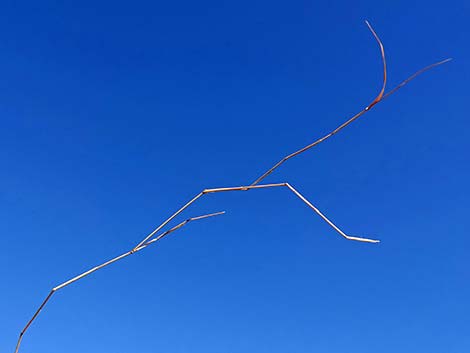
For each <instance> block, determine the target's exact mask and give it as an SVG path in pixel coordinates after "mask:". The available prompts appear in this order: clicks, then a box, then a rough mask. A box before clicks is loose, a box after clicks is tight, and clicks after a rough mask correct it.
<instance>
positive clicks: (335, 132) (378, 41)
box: [251, 21, 452, 185]
mask: <svg viewBox="0 0 470 353" xmlns="http://www.w3.org/2000/svg"><path fill="white" fill-rule="evenodd" d="M366 24H367V26H368V27H369V29H370V31H371V32H372V34H373V35H374V37H375V39H376V40H377V43H378V44H379V47H380V53H381V55H382V63H383V81H382V88H381V90H380V92H379V94H378V95H377V97H375V98H374V100H373V101H372V102H371V103H370V104H369V105H368V106H367V107H365V108H364V109H362V110H361V111H360V112H359V113H357V114H355V115H354V116H352V117H351V118H349V119H348V120H346V121H345V122H344V123H342V124H341V125H340V126H338V127H337V128H336V129H334V130H333V131H331V132H330V133H328V134H326V135H325V136H323V137H321V138H319V139H318V140H315V141H314V142H312V143H310V144H308V145H307V146H305V147H302V148H301V149H299V150H297V151H295V152H293V153H291V154H289V155H287V156H285V157H284V158H282V159H281V160H280V161H279V162H277V163H276V164H274V165H273V166H272V167H271V168H269V169H268V170H267V171H266V172H264V173H263V174H262V175H261V176H260V177H259V178H258V179H256V180H255V181H254V182H253V183H252V184H251V185H256V184H258V183H260V182H261V181H262V180H263V179H265V178H266V177H267V176H268V175H270V174H271V173H272V172H274V171H275V170H276V169H277V168H279V167H280V166H281V165H282V164H284V162H286V161H287V160H289V159H291V158H293V157H295V156H298V155H299V154H301V153H303V152H306V151H308V150H309V149H311V148H312V147H315V146H316V145H318V144H320V143H322V142H323V141H325V140H326V139H328V138H330V137H331V136H333V135H335V134H337V133H338V132H340V131H341V130H342V129H344V128H345V127H346V126H348V125H349V124H351V123H352V122H353V121H355V120H357V119H358V118H360V117H361V116H362V115H364V114H365V113H366V112H368V111H369V110H370V109H372V107H374V106H375V105H376V104H377V103H379V102H381V101H383V100H384V99H385V98H387V97H389V96H390V95H391V94H393V93H395V92H396V91H398V90H399V89H400V88H402V87H403V86H405V85H406V84H407V83H408V82H410V81H411V80H413V79H414V78H416V77H417V76H419V75H421V74H422V73H424V72H426V71H428V70H430V69H432V68H434V67H436V66H439V65H442V64H444V63H446V62H449V61H450V60H452V59H451V58H448V59H445V60H442V61H439V62H436V63H434V64H431V65H428V66H426V67H425V68H422V69H421V70H419V71H416V72H415V73H414V74H413V75H411V76H410V77H408V78H407V79H406V80H404V81H402V82H401V83H400V84H399V85H397V86H396V87H395V88H393V89H392V90H391V91H389V92H388V93H386V94H384V92H385V86H386V84H387V64H386V61H385V51H384V47H383V44H382V42H381V40H380V38H379V37H378V36H377V33H375V31H374V29H373V28H372V26H371V25H370V24H369V22H367V21H366Z"/></svg>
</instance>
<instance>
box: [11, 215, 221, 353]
mask: <svg viewBox="0 0 470 353" xmlns="http://www.w3.org/2000/svg"><path fill="white" fill-rule="evenodd" d="M224 213H225V212H224V211H223V212H216V213H210V214H206V215H202V216H197V217H192V218H188V219H187V220H185V221H183V222H181V223H179V224H178V225H176V226H174V227H173V228H171V229H169V230H167V231H165V232H163V233H162V234H160V235H159V236H158V237H156V238H154V239H152V240H151V241H148V242H146V243H145V244H142V245H141V246H140V247H138V248H136V249H132V250H130V251H128V252H125V253H124V254H121V255H119V256H116V257H114V258H112V259H111V260H108V261H106V262H104V263H102V264H101V265H98V266H95V267H93V268H91V269H89V270H88V271H85V272H83V273H81V274H79V275H78V276H75V277H73V278H71V279H69V280H68V281H65V282H63V283H62V284H59V285H58V286H56V287H54V288H52V290H51V291H50V293H49V295H48V296H47V297H46V299H44V301H43V302H42V303H41V305H40V306H39V308H38V309H37V310H36V312H35V313H34V315H33V317H32V318H31V319H30V320H29V321H28V323H27V324H26V326H25V327H24V328H23V330H22V331H21V333H20V336H19V338H18V341H17V343H16V348H15V353H18V350H19V349H20V345H21V341H22V340H23V336H24V334H25V332H26V331H27V330H28V328H29V327H30V326H31V324H32V323H33V321H34V320H35V319H36V318H37V317H38V315H39V313H40V312H41V310H42V309H43V308H44V307H45V306H46V304H47V302H48V301H49V299H51V297H52V295H53V294H54V293H55V292H57V291H59V290H61V289H62V288H64V287H67V286H68V285H70V284H72V283H74V282H76V281H78V280H80V279H82V278H84V277H86V276H88V275H90V274H92V273H93V272H96V271H98V270H100V269H102V268H104V267H106V266H109V265H111V264H112V263H114V262H117V261H119V260H122V259H124V258H125V257H127V256H129V255H132V254H134V253H136V252H137V251H140V250H142V249H144V248H146V247H147V246H149V245H150V244H152V243H155V242H156V241H158V240H160V239H162V238H163V237H165V236H167V235H168V234H170V233H172V232H174V231H175V230H178V229H180V228H181V227H183V226H184V225H186V224H187V223H189V222H192V221H197V220H200V219H204V218H208V217H213V216H218V215H221V214H224ZM154 234H155V233H154Z"/></svg>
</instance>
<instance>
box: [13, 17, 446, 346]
mask: <svg viewBox="0 0 470 353" xmlns="http://www.w3.org/2000/svg"><path fill="white" fill-rule="evenodd" d="M366 24H367V26H368V28H369V30H370V31H371V32H372V35H373V36H374V38H375V40H376V41H377V43H378V45H379V48H380V53H381V58H382V64H383V79H382V87H381V89H380V91H379V93H378V95H377V96H376V97H375V98H374V100H372V102H371V103H369V105H367V107H365V108H364V109H363V110H361V111H360V112H359V113H357V114H355V115H354V116H353V117H351V118H349V119H348V120H346V121H345V122H344V123H343V124H341V125H340V126H338V127H337V128H336V129H334V130H333V131H331V132H330V133H328V134H327V135H325V136H323V137H321V138H320V139H318V140H316V141H314V142H312V143H310V144H309V145H307V146H305V147H303V148H301V149H299V150H297V151H295V152H293V153H291V154H289V155H287V156H285V157H284V158H282V159H281V160H280V161H279V162H277V163H276V164H275V165H274V166H272V167H271V168H270V169H268V170H267V171H266V172H265V173H264V174H262V175H261V176H260V177H259V178H258V179H256V180H255V181H254V182H253V183H252V184H251V185H247V186H236V187H223V188H213V189H204V190H202V191H201V192H200V193H199V194H197V195H196V196H195V197H194V198H192V199H191V200H190V201H188V202H187V203H186V204H185V205H184V206H182V207H181V208H180V209H179V210H178V211H176V212H175V213H173V214H172V215H171V216H170V217H169V218H167V219H166V220H165V221H164V222H163V223H161V224H160V225H159V226H158V227H157V228H155V229H154V230H153V231H152V232H151V233H150V234H148V235H147V236H146V237H145V238H144V239H143V240H142V241H140V242H139V243H138V244H137V245H136V246H135V247H134V248H133V249H132V250H130V251H128V252H125V253H124V254H121V255H119V256H117V257H115V258H113V259H111V260H109V261H106V262H104V263H103V264H101V265H98V266H95V267H93V268H91V269H90V270H88V271H85V272H83V273H82V274H80V275H78V276H75V277H73V278H71V279H69V280H68V281H65V282H63V283H62V284H59V285H58V286H56V287H54V288H53V289H52V290H51V291H50V293H49V294H48V295H47V297H46V299H45V300H44V301H43V302H42V303H41V305H40V306H39V308H38V309H37V310H36V312H35V313H34V315H33V317H32V318H31V319H30V320H29V321H28V323H27V324H26V326H25V327H24V328H23V330H22V331H21V333H20V335H19V338H18V341H17V344H16V349H15V353H18V350H19V347H20V344H21V341H22V339H23V336H24V334H25V332H26V331H27V330H28V328H29V327H30V326H31V324H32V323H33V321H34V320H35V319H36V318H37V317H38V315H39V313H40V312H41V311H42V310H43V308H44V307H45V305H46V304H47V302H48V301H49V300H50V299H51V297H52V295H53V294H54V293H55V292H57V291H58V290H60V289H62V288H64V287H66V286H68V285H70V284H72V283H74V282H76V281H78V280H80V279H82V278H84V277H86V276H88V275H90V274H92V273H93V272H96V271H98V270H100V269H102V268H104V267H106V266H108V265H111V264H112V263H114V262H117V261H119V260H121V259H123V258H125V257H127V256H129V255H132V254H134V253H136V252H138V251H140V250H142V249H144V248H146V247H147V246H149V245H151V244H153V243H154V242H156V241H158V240H160V239H162V238H163V237H165V236H167V235H168V234H170V233H172V232H174V231H176V230H178V229H180V228H181V227H183V226H184V225H186V224H187V223H189V222H191V221H195V220H199V219H203V218H208V217H212V216H217V215H220V214H222V213H223V212H217V213H212V214H207V215H203V216H198V217H193V218H189V219H187V220H185V221H183V222H181V223H179V224H177V225H176V226H174V227H172V228H170V229H169V230H167V231H164V232H163V233H161V234H160V235H156V234H157V233H158V232H159V231H160V230H162V229H163V228H164V227H165V226H166V225H167V224H168V223H169V222H171V221H172V220H173V219H175V218H176V217H177V216H178V215H180V214H181V213H182V212H183V211H184V210H186V209H187V208H188V207H189V206H191V205H192V204H193V203H194V202H195V201H197V200H198V199H199V198H201V197H202V196H204V195H206V194H211V193H220V192H229V191H247V190H253V189H263V188H275V187H285V188H287V189H288V190H289V191H291V192H292V193H293V194H294V195H296V196H297V197H298V198H299V199H300V200H301V201H302V202H304V203H305V204H306V205H307V206H308V207H309V208H310V209H312V210H313V211H314V212H315V213H317V214H318V215H319V216H320V217H321V218H322V219H323V220H324V221H325V222H326V223H327V224H328V225H330V226H331V227H332V228H333V229H334V230H335V231H336V232H337V233H339V234H340V235H341V236H342V237H344V238H346V239H348V240H354V241H359V242H367V243H378V242H379V240H374V239H368V238H360V237H355V236H350V235H347V234H346V233H344V232H343V231H342V230H341V229H340V228H339V227H337V226H336V225H335V224H334V223H333V222H332V221H331V220H330V219H329V218H327V217H326V216H325V215H324V214H323V213H322V212H321V211H320V210H319V209H318V208H317V207H315V206H314V205H313V204H312V203H311V202H310V201H308V200H307V199H306V198H305V197H304V196H303V195H302V194H301V193H300V192H299V191H298V190H297V189H295V188H294V187H293V186H292V185H290V184H289V183H276V184H260V185H258V184H259V183H260V182H261V181H262V180H264V179H265V178H266V177H267V176H269V175H270V174H271V173H272V172H273V171H275V170H276V169H277V168H279V167H280V166H281V165H282V164H283V163H284V162H286V161H287V160H289V159H291V158H293V157H295V156H298V155H299V154H301V153H303V152H306V151H307V150H309V149H311V148H312V147H314V146H316V145H318V144H320V143H321V142H323V141H325V140H326V139H328V138H330V137H331V136H333V135H335V134H336V133H338V132H339V131H341V130H342V129H344V128H345V127H346V126H348V125H349V124H351V123H352V122H353V121H355V120H356V119H358V118H359V117H361V116H362V115H364V114H365V113H366V112H368V111H369V110H370V109H371V108H372V107H374V106H375V105H376V104H377V103H379V102H381V101H382V100H384V99H385V98H387V97H389V96H390V95H391V94H393V93H395V92H396V91H397V90H399V89H400V88H402V87H403V86H405V85H406V84H407V83H408V82H410V81H411V80H413V79H414V78H416V77H417V76H418V75H420V74H422V73H424V72H425V71H428V70H430V69H431V68H434V67H436V66H439V65H442V64H444V63H446V62H448V61H450V60H451V59H445V60H442V61H439V62H436V63H434V64H431V65H429V66H426V67H425V68H423V69H421V70H419V71H417V72H415V73H414V74H413V75H411V76H410V77H408V78H407V79H405V80H404V81H402V82H401V83H400V84H399V85H398V86H396V87H395V88H393V89H392V90H390V91H389V92H388V93H385V88H386V84H387V65H386V60H385V50H384V46H383V44H382V41H381V40H380V38H379V36H378V35H377V33H376V32H375V31H374V29H373V28H372V26H371V25H370V24H369V22H367V21H366Z"/></svg>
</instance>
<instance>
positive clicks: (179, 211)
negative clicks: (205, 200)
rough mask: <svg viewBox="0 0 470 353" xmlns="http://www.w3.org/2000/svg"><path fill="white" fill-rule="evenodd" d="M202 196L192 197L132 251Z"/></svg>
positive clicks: (200, 194)
mask: <svg viewBox="0 0 470 353" xmlns="http://www.w3.org/2000/svg"><path fill="white" fill-rule="evenodd" d="M202 195H203V193H202V192H200V193H199V194H197V195H196V196H194V198H193V199H192V200H191V201H189V202H188V203H186V204H185V205H184V206H183V207H181V208H180V209H179V210H178V211H176V212H175V213H173V215H172V216H171V217H170V218H168V219H167V220H166V221H165V222H163V223H162V224H160V225H159V226H158V227H157V228H155V229H154V230H153V231H152V232H151V233H150V234H149V235H147V236H146V237H145V238H144V239H143V240H142V241H141V242H140V243H139V244H137V245H136V246H135V247H134V250H136V249H137V248H138V247H140V246H142V245H143V244H144V243H145V242H146V241H147V240H149V239H150V238H151V237H153V236H154V235H155V234H156V233H157V232H158V231H160V229H162V228H163V227H164V226H166V225H167V224H168V223H169V222H170V221H171V220H173V219H174V218H175V217H176V216H178V215H179V214H180V213H181V212H183V211H184V210H185V209H187V208H188V207H189V206H190V205H191V204H192V203H193V202H194V201H196V200H197V199H198V198H200V197H201V196H202Z"/></svg>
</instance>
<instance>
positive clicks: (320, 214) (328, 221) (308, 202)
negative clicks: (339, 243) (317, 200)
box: [286, 183, 380, 243]
mask: <svg viewBox="0 0 470 353" xmlns="http://www.w3.org/2000/svg"><path fill="white" fill-rule="evenodd" d="M286 186H287V187H288V188H289V190H290V191H292V192H293V193H294V194H295V195H296V196H297V197H298V198H299V199H301V200H302V201H303V202H304V203H305V204H307V206H308V207H310V208H311V209H312V210H314V211H315V212H316V213H317V214H318V215H319V216H320V217H321V218H322V219H323V220H324V221H325V222H326V223H328V224H329V225H330V226H331V227H332V228H333V229H334V230H336V231H337V232H338V233H339V234H340V235H341V236H343V237H344V238H346V239H348V240H356V241H361V242H365V243H379V242H380V240H375V239H368V238H359V237H353V236H350V235H347V234H345V233H344V232H343V231H342V230H341V229H339V228H338V227H337V226H336V225H335V224H334V223H333V222H332V221H330V220H329V219H328V218H327V217H326V216H325V215H324V214H323V213H322V212H321V211H320V210H319V209H318V208H316V207H315V206H314V205H312V203H311V202H310V201H308V200H307V199H306V198H305V197H304V196H303V195H302V194H301V193H300V192H298V191H297V190H296V189H295V188H294V187H293V186H292V185H290V184H289V183H286Z"/></svg>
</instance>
